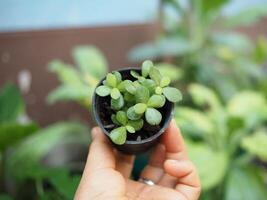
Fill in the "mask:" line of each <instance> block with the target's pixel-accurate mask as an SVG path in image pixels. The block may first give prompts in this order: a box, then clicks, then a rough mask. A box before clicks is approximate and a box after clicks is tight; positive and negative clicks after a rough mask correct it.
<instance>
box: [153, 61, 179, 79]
mask: <svg viewBox="0 0 267 200" xmlns="http://www.w3.org/2000/svg"><path fill="white" fill-rule="evenodd" d="M155 67H156V68H157V69H158V70H159V71H160V73H161V75H162V76H167V77H169V78H170V79H171V81H178V80H180V79H181V78H182V77H183V75H184V73H183V69H181V68H179V67H178V66H175V65H172V64H169V63H157V64H156V65H155Z"/></svg>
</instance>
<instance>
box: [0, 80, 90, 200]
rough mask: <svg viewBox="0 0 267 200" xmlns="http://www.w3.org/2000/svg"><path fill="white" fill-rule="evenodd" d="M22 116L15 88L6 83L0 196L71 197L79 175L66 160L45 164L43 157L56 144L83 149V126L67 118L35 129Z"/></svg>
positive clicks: (0, 110)
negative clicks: (79, 146) (73, 171)
mask: <svg viewBox="0 0 267 200" xmlns="http://www.w3.org/2000/svg"><path fill="white" fill-rule="evenodd" d="M25 116H26V112H25V104H24V102H23V99H22V96H21V94H20V92H19V90H18V89H17V87H16V86H15V85H13V84H6V85H5V86H4V87H3V88H2V89H1V90H0V199H5V200H12V199H42V200H46V199H66V200H68V199H73V196H74V192H75V189H76V187H77V185H78V182H79V180H80V175H74V176H73V175H71V172H70V168H69V167H67V166H66V164H68V163H66V162H65V163H64V164H63V163H61V165H58V164H56V163H50V164H49V166H48V165H44V163H43V159H44V158H46V157H47V155H48V154H49V153H50V152H51V151H52V152H53V149H54V148H55V147H56V146H60V144H65V145H67V144H73V142H75V143H76V144H83V145H84V146H85V149H87V147H86V146H87V145H88V142H89V138H88V134H87V132H88V129H87V127H85V126H84V125H82V124H80V123H74V122H69V123H56V124H53V125H51V126H49V127H46V128H43V129H39V127H38V125H37V124H36V123H34V122H32V121H29V120H25V119H27V117H25ZM63 139H64V140H63ZM68 148H69V147H68ZM69 155H70V154H69V153H68V156H69ZM61 156H62V155H61ZM63 157H65V156H63ZM57 160H58V159H57ZM69 164H71V165H73V164H74V163H69ZM18 166H19V167H18ZM7 183H12V188H10V184H7ZM26 183H27V184H26ZM47 184H49V185H50V186H49V187H47V186H46V185H47Z"/></svg>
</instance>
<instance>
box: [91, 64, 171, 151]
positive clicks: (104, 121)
mask: <svg viewBox="0 0 267 200" xmlns="http://www.w3.org/2000/svg"><path fill="white" fill-rule="evenodd" d="M131 70H134V71H136V72H139V73H141V70H140V69H139V68H124V69H121V70H118V71H119V72H120V73H121V75H122V79H123V80H125V79H129V80H135V78H133V77H132V76H131V74H130V71H131ZM105 78H106V77H104V78H103V79H102V80H101V81H100V82H99V84H98V86H99V85H102V83H103V81H104V80H105ZM173 107H174V104H173V103H172V102H170V101H168V100H166V103H165V105H164V106H163V107H162V108H160V109H158V110H159V111H160V112H161V114H162V121H161V123H160V124H159V125H158V126H151V125H149V124H147V123H145V124H144V127H143V128H142V129H141V130H140V131H137V132H136V133H132V134H127V140H126V142H125V143H124V144H123V145H117V144H114V143H112V144H113V146H114V147H115V148H116V149H118V150H119V151H121V152H123V153H126V154H140V153H143V152H146V151H147V150H149V149H150V148H151V147H152V146H154V145H155V144H157V143H158V141H159V138H160V136H161V135H162V133H163V132H164V131H165V129H166V128H167V127H168V125H169V123H170V121H171V119H172V110H173ZM93 113H94V116H95V119H96V122H97V123H98V125H99V127H100V128H101V129H102V130H103V132H104V134H105V135H106V136H107V137H108V138H109V133H110V131H111V130H112V129H113V127H111V126H110V125H111V124H113V123H112V121H111V114H112V113H114V111H112V110H111V108H110V97H100V96H98V95H97V94H96V93H95V92H94V96H93ZM138 136H140V137H141V140H139V141H137V140H136V139H137V137H138ZM109 139H110V138H109ZM110 141H111V140H110ZM111 142H112V141H111Z"/></svg>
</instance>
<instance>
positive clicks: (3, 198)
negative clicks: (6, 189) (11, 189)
mask: <svg viewBox="0 0 267 200" xmlns="http://www.w3.org/2000/svg"><path fill="white" fill-rule="evenodd" d="M0 200H12V197H11V196H9V195H8V194H0Z"/></svg>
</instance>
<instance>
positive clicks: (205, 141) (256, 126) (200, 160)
mask: <svg viewBox="0 0 267 200" xmlns="http://www.w3.org/2000/svg"><path fill="white" fill-rule="evenodd" d="M189 93H190V95H191V97H192V100H193V102H194V104H195V107H197V108H192V107H187V106H185V107H179V108H177V109H176V112H175V119H176V121H177V123H178V124H179V126H180V127H181V130H182V132H183V133H186V134H185V137H186V143H187V146H188V150H189V156H190V158H191V159H192V161H193V162H194V163H195V164H196V166H197V168H198V170H199V173H200V178H201V182H202V187H203V195H202V198H203V199H218V200H219V199H224V200H233V199H235V200H239V199H240V200H241V199H242V200H246V199H258V200H263V199H265V198H266V196H267V191H266V185H265V184H264V181H263V177H264V176H265V177H266V175H267V173H266V170H265V169H264V168H263V167H261V166H260V165H259V162H260V161H262V162H266V161H267V153H266V152H267V151H266V144H267V129H266V126H265V125H264V123H266V122H267V101H266V98H265V97H264V96H263V95H262V94H261V93H259V92H255V91H249V90H245V91H242V92H239V93H237V94H235V95H234V96H233V97H232V98H231V99H229V101H228V102H227V103H226V104H225V105H224V104H223V103H222V102H221V101H220V100H219V97H218V95H216V94H215V93H214V91H212V90H211V89H209V88H207V87H205V86H203V85H199V84H191V85H190V86H189Z"/></svg>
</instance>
